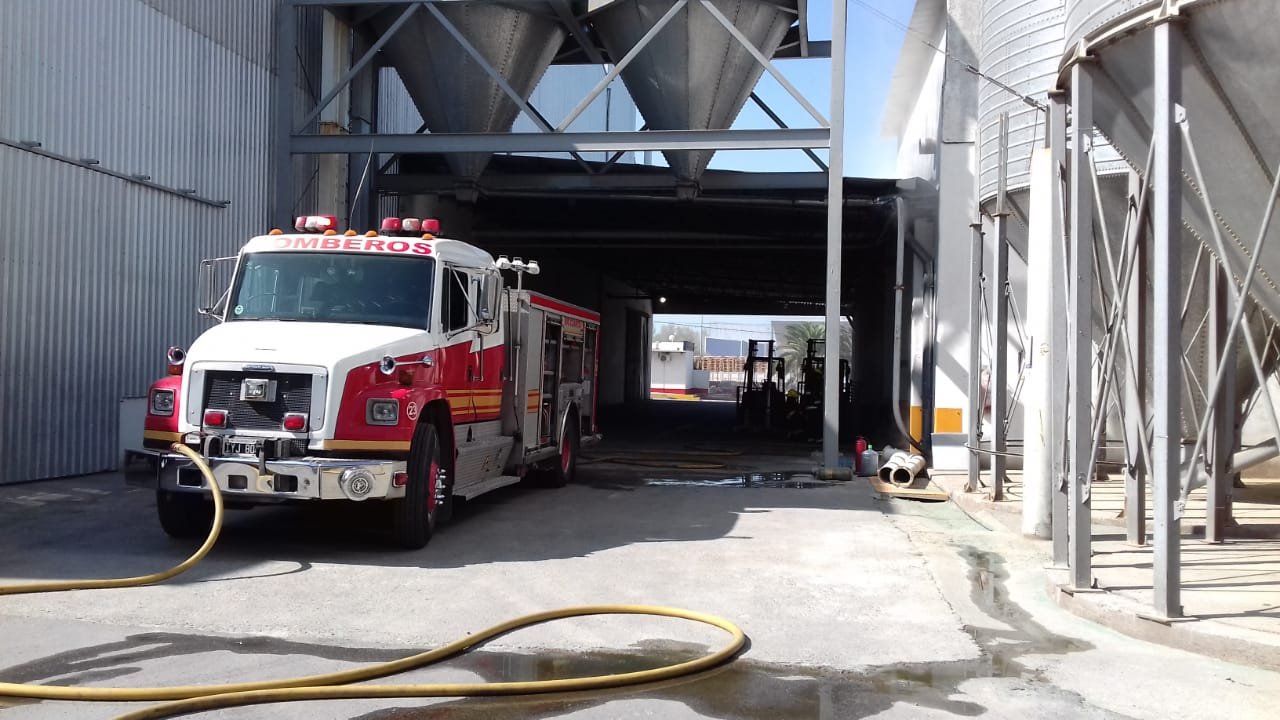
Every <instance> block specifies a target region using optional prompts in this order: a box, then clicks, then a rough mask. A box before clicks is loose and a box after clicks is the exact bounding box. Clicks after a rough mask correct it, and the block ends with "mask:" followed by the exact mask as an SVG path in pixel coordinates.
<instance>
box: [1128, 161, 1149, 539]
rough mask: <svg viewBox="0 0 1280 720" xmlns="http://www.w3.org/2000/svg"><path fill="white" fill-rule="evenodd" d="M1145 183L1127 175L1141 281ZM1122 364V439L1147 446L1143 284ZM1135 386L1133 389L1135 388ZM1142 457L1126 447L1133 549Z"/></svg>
mask: <svg viewBox="0 0 1280 720" xmlns="http://www.w3.org/2000/svg"><path fill="white" fill-rule="evenodd" d="M1144 182H1145V181H1144V179H1143V177H1142V176H1141V175H1139V174H1138V173H1137V172H1135V171H1130V172H1129V203H1130V208H1129V212H1130V217H1131V219H1132V222H1131V223H1130V225H1129V232H1130V234H1131V235H1132V238H1131V239H1132V242H1131V243H1128V242H1127V243H1126V244H1128V245H1129V246H1130V247H1132V253H1133V254H1132V256H1131V257H1130V258H1129V263H1130V267H1131V268H1133V269H1132V270H1131V272H1132V273H1134V274H1135V275H1134V277H1135V278H1144V277H1146V273H1147V259H1148V258H1147V251H1146V242H1145V233H1144V232H1143V226H1144V225H1145V224H1146V221H1147V220H1146V217H1145V215H1146V211H1145V208H1144V209H1141V210H1140V209H1139V208H1138V206H1140V205H1142V204H1143V203H1142V201H1141V200H1140V198H1142V196H1143V184H1144ZM1125 303H1126V308H1125V314H1126V318H1127V321H1126V322H1125V324H1124V327H1125V330H1126V331H1125V362H1126V363H1127V364H1128V367H1129V373H1128V382H1126V383H1125V384H1126V385H1127V386H1128V387H1127V388H1126V391H1125V396H1124V422H1125V424H1126V425H1127V426H1128V429H1127V430H1126V432H1125V436H1126V437H1128V438H1133V439H1136V441H1137V442H1140V443H1146V441H1147V423H1146V412H1145V410H1144V404H1143V398H1145V397H1146V396H1147V373H1146V371H1145V369H1144V368H1146V367H1147V362H1148V358H1147V346H1146V342H1144V340H1145V338H1144V333H1145V332H1146V330H1145V328H1146V327H1147V320H1148V317H1147V316H1148V308H1147V293H1146V287H1145V283H1143V282H1141V281H1138V282H1132V281H1131V282H1130V283H1129V293H1128V296H1127V297H1126V298H1125ZM1135 383H1136V387H1135ZM1144 455H1145V453H1143V452H1141V450H1140V448H1138V447H1136V446H1135V447H1129V446H1126V447H1125V468H1124V517H1125V521H1124V526H1125V539H1126V540H1128V542H1129V543H1130V544H1132V545H1145V544H1147V472H1148V468H1147V467H1146V463H1145V460H1144Z"/></svg>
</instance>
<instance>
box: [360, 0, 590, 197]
mask: <svg viewBox="0 0 1280 720" xmlns="http://www.w3.org/2000/svg"><path fill="white" fill-rule="evenodd" d="M433 8H435V9H437V10H438V11H439V13H440V14H441V15H443V16H444V17H445V18H446V19H447V20H448V22H449V23H451V24H452V25H453V26H454V27H455V28H456V29H457V30H458V31H459V32H460V33H461V35H462V36H463V37H465V38H466V39H467V41H468V42H470V43H471V44H472V45H473V46H474V47H475V49H476V50H477V51H478V52H479V53H480V55H481V56H482V57H484V58H485V60H487V61H488V63H489V64H490V66H492V67H493V69H494V70H496V71H497V72H498V73H499V74H500V75H501V76H502V77H503V78H504V79H505V80H506V81H507V83H508V84H509V85H510V86H511V88H512V89H513V90H515V92H516V93H517V94H519V95H520V96H521V97H522V98H528V97H529V95H530V93H532V92H533V89H534V87H536V86H537V84H538V81H539V80H541V79H542V75H543V73H545V72H546V70H547V67H548V66H550V65H551V61H552V60H553V59H554V58H555V54H556V51H557V50H559V49H560V46H561V45H562V44H563V43H564V40H565V37H566V35H567V31H566V30H565V28H564V26H563V25H561V23H560V22H559V20H557V19H555V15H554V13H553V12H552V11H551V10H550V9H549V8H544V7H540V4H538V3H523V4H520V5H518V6H515V5H507V4H505V3H496V2H481V1H479V0H477V2H451V3H440V4H438V5H435V6H433ZM401 12H402V9H400V8H388V9H386V10H384V11H382V12H380V13H378V14H377V15H375V16H374V17H373V18H372V19H371V21H370V22H371V24H372V26H373V27H374V29H376V30H377V31H379V32H385V31H386V30H387V29H388V28H389V27H391V25H392V23H394V22H395V21H396V18H397V17H398V16H399V15H400V13H401ZM383 51H384V52H385V53H386V54H387V56H388V57H389V58H390V60H391V64H392V65H393V66H394V67H395V68H396V71H397V72H399V73H400V78H401V80H402V81H403V82H404V86H405V89H406V90H408V92H409V96H410V97H411V98H413V103H414V105H416V106H417V108H418V112H419V113H420V114H421V115H422V118H423V120H424V121H425V122H426V124H427V129H428V130H430V131H431V132H439V133H481V132H506V131H508V130H510V129H511V126H512V124H513V123H514V122H515V119H516V115H517V114H519V112H520V110H519V108H518V107H517V106H516V104H515V102H514V101H512V99H511V98H510V97H508V96H507V94H506V93H504V92H503V90H502V88H501V87H499V85H498V83H497V82H495V81H494V79H493V78H492V77H490V76H489V74H488V73H486V72H485V71H484V69H483V68H482V67H480V65H479V64H478V63H476V62H475V60H473V59H472V58H471V57H470V56H469V55H468V54H467V52H466V51H465V50H464V49H463V48H462V46H461V45H460V44H459V42H458V40H457V39H456V38H454V37H453V35H451V34H450V32H449V30H448V29H447V28H446V27H445V25H444V24H443V23H441V22H440V21H439V20H438V19H437V18H436V17H435V15H434V14H433V13H431V12H427V11H426V10H420V11H418V12H417V13H415V14H414V16H413V17H412V18H411V19H410V20H409V22H408V23H407V24H406V25H405V26H404V27H402V28H401V29H400V31H399V32H398V33H397V34H396V35H395V37H394V38H392V39H391V41H390V42H388V43H387V45H386V47H385V48H384V50H383ZM488 162H489V155H488V154H485V153H465V154H452V155H449V166H450V168H452V170H453V172H454V174H455V175H457V176H458V177H460V178H475V177H477V176H479V175H480V173H481V172H483V171H484V167H485V165H486V164H487V163H488Z"/></svg>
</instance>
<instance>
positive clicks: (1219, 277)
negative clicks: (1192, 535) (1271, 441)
mask: <svg viewBox="0 0 1280 720" xmlns="http://www.w3.org/2000/svg"><path fill="white" fill-rule="evenodd" d="M1229 282H1231V279H1230V278H1229V277H1227V272H1226V270H1225V269H1224V268H1223V267H1222V266H1221V265H1217V264H1215V265H1214V266H1212V267H1211V268H1210V271H1209V303H1210V306H1209V372H1210V373H1213V374H1215V375H1216V374H1217V373H1219V372H1222V373H1224V379H1223V383H1222V392H1220V393H1219V394H1218V398H1217V400H1216V401H1214V402H1213V404H1212V405H1211V407H1210V412H1212V413H1213V424H1212V425H1210V433H1211V434H1210V436H1209V452H1210V455H1209V483H1208V487H1207V488H1206V489H1207V491H1208V497H1207V498H1206V502H1205V526H1204V539H1205V540H1206V541H1208V542H1211V543H1220V542H1222V541H1224V540H1225V539H1226V535H1227V533H1226V530H1227V525H1228V523H1229V522H1230V521H1231V478H1232V454H1233V453H1234V452H1235V435H1236V432H1235V428H1236V413H1237V410H1238V407H1237V404H1236V356H1235V352H1234V347H1233V344H1232V343H1230V342H1229V341H1228V337H1227V327H1228V325H1229V324H1230V320H1229V316H1228V312H1229V304H1230V300H1229V298H1228V294H1227V283H1229Z"/></svg>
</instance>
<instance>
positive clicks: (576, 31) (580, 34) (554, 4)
mask: <svg viewBox="0 0 1280 720" xmlns="http://www.w3.org/2000/svg"><path fill="white" fill-rule="evenodd" d="M549 2H550V3H551V8H552V9H553V10H555V11H556V15H559V16H560V22H562V23H564V26H565V27H567V28H568V29H569V34H570V35H572V36H573V39H574V40H577V41H578V44H579V45H581V46H582V51H583V52H584V53H586V55H587V59H588V60H590V61H591V62H592V64H594V65H604V64H605V59H604V56H603V55H601V54H600V49H599V48H597V47H596V46H595V45H593V44H591V33H590V32H588V31H587V27H586V26H585V25H583V24H582V21H581V20H579V19H578V16H577V15H574V14H573V8H572V7H570V6H569V0H549Z"/></svg>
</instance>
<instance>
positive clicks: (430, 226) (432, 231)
mask: <svg viewBox="0 0 1280 720" xmlns="http://www.w3.org/2000/svg"><path fill="white" fill-rule="evenodd" d="M381 230H382V233H383V234H385V235H398V234H402V233H403V234H404V235H418V234H429V235H439V234H440V221H439V220H437V219H435V218H422V219H418V218H413V217H407V218H397V217H389V218H383V219H382V225H381Z"/></svg>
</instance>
